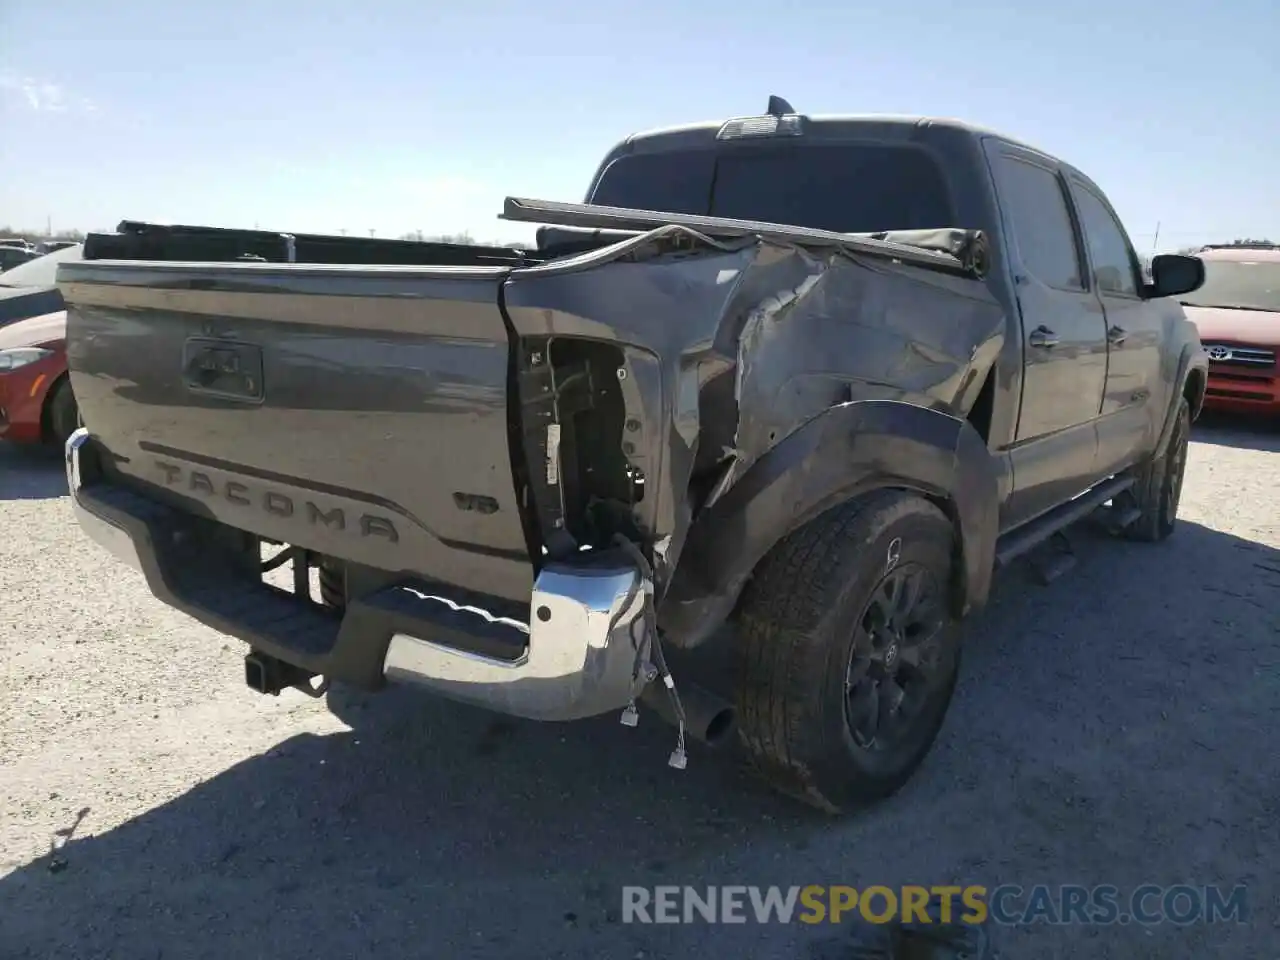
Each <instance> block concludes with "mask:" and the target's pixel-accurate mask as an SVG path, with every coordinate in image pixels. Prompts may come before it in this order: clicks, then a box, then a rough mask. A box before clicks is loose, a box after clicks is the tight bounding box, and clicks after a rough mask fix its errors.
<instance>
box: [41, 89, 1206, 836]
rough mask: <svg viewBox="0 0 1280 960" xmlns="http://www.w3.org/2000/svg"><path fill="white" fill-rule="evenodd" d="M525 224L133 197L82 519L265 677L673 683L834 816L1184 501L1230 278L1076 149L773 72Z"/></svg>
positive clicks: (302, 686) (79, 511)
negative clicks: (146, 212)
mask: <svg viewBox="0 0 1280 960" xmlns="http://www.w3.org/2000/svg"><path fill="white" fill-rule="evenodd" d="M503 217H504V218H505V219H507V220H510V221H519V222H524V223H530V224H537V225H539V227H538V231H537V242H536V245H535V244H531V245H530V247H529V248H528V249H522V248H516V247H510V248H508V247H500V246H471V245H457V244H440V243H426V242H411V241H405V242H400V241H384V240H375V239H362V238H348V237H323V236H312V235H302V234H275V233H266V232H261V231H249V230H240V231H238V230H218V229H212V228H205V227H183V226H173V225H168V226H163V225H156V224H146V223H138V222H131V221H125V222H123V223H121V224H120V226H119V227H118V228H117V231H116V232H115V233H111V234H106V233H103V234H95V235H91V236H90V237H89V238H88V239H87V241H86V243H85V247H84V257H83V259H82V260H81V261H78V262H68V263H65V264H63V265H62V266H61V267H60V269H59V275H58V283H59V287H60V288H61V290H62V293H63V296H64V297H65V299H66V301H67V304H68V310H69V320H68V332H67V337H68V342H67V353H68V358H69V365H70V370H71V380H72V384H73V386H74V389H75V394H76V396H77V397H78V398H79V403H80V410H81V416H82V419H83V424H84V425H83V427H82V428H81V429H80V430H78V431H77V432H76V433H75V434H74V435H73V436H72V438H71V439H70V440H69V441H68V443H67V447H66V457H67V471H68V478H69V482H70V487H71V490H72V498H73V504H74V510H75V513H76V516H77V517H78V519H79V522H80V524H81V525H82V526H83V528H84V530H85V532H86V533H87V534H88V535H89V536H90V537H92V538H93V539H94V540H95V541H97V542H98V543H99V544H101V545H102V546H104V547H106V548H107V549H109V550H111V551H113V552H114V553H115V554H116V555H117V556H119V557H120V558H121V559H123V560H125V561H126V562H128V563H129V564H131V565H132V566H134V567H136V568H138V569H139V570H140V571H141V572H142V574H143V576H145V578H146V582H147V584H148V585H149V587H150V589H151V590H152V591H153V592H154V594H155V595H156V596H157V597H159V598H160V599H161V600H162V601H164V602H165V603H167V604H169V605H171V606H173V607H175V608H177V609H178V610H181V611H183V612H185V613H187V614H189V615H190V616H191V617H193V618H194V619H196V620H198V621H200V622H202V623H204V624H207V625H209V626H211V627H213V628H214V629H216V630H219V631H222V632H223V633H226V634H230V635H232V636H234V637H238V638H239V639H241V640H242V641H244V642H245V643H246V644H247V645H248V653H247V655H246V659H245V676H246V680H247V682H248V683H249V685H250V686H252V687H253V688H254V689H255V690H258V691H260V692H263V693H269V694H278V693H280V692H281V691H283V690H286V689H290V688H297V689H299V690H302V691H304V692H309V693H312V694H317V695H318V694H319V693H320V692H322V691H323V690H324V689H326V687H327V685H328V684H329V683H330V682H334V683H341V684H347V685H350V686H354V687H357V688H364V689H370V690H372V689H377V688H379V687H381V686H382V685H383V684H385V683H388V682H390V683H414V684H419V685H421V686H422V687H424V688H426V689H429V690H431V691H434V692H436V693H438V694H441V695H443V696H446V697H451V698H455V699H457V700H461V701H466V702H470V703H473V704H479V705H482V706H484V707H487V708H489V709H490V710H493V711H497V712H499V713H505V714H510V715H515V716H520V717H526V718H534V719H539V720H571V719H576V718H582V717H588V716H594V715H599V714H605V713H610V712H613V711H618V712H619V715H620V717H621V720H622V722H623V723H624V724H627V725H634V724H635V723H636V722H637V719H638V717H639V716H640V715H641V709H642V708H648V707H650V706H651V707H652V708H653V710H654V712H655V713H657V714H659V715H660V716H661V717H662V718H663V719H664V720H667V721H669V722H670V723H672V724H673V725H674V727H675V735H676V747H675V749H674V751H673V752H672V755H671V757H670V758H669V762H670V763H671V765H672V766H675V767H682V766H684V765H685V763H686V762H687V759H686V758H687V754H686V751H685V747H686V737H691V738H695V739H699V740H703V741H715V740H720V739H723V738H724V737H725V736H730V737H732V738H734V739H736V740H737V742H738V743H739V745H740V746H741V747H742V748H743V750H744V751H745V753H746V755H747V756H748V757H749V759H750V761H751V763H752V764H753V766H754V767H755V769H756V770H757V771H758V772H759V773H760V774H761V775H762V776H763V777H764V778H765V779H767V780H768V781H769V782H770V783H772V784H773V785H774V786H775V787H777V788H778V789H780V790H782V791H784V792H786V793H788V794H790V795H792V796H795V797H798V798H800V799H802V800H805V801H807V802H809V803H811V804H814V805H816V806H818V807H821V808H823V809H826V810H828V811H832V812H837V811H841V810H844V809H847V808H850V807H852V806H855V805H857V804H860V803H864V802H867V801H870V800H874V799H877V798H880V797H884V796H887V795H888V794H890V793H892V792H893V791H894V790H896V789H897V788H898V787H899V786H900V785H901V784H902V783H904V782H905V781H906V780H907V779H908V778H909V777H910V776H911V774H912V772H913V771H914V770H915V769H916V768H917V766H918V765H919V764H920V762H921V761H922V759H923V758H924V756H925V755H926V753H927V752H928V750H929V748H930V746H931V744H932V743H933V742H934V740H935V739H936V737H937V734H938V731H939V728H940V727H941V724H942V722H943V718H944V715H945V713H946V711H947V707H948V705H949V702H950V700H951V696H952V690H953V688H954V685H955V682H956V677H957V671H958V669H959V663H960V648H959V632H958V630H957V624H958V623H959V622H960V620H961V619H962V618H963V617H965V616H967V615H969V614H971V613H973V612H975V611H977V610H978V609H979V608H981V607H982V605H983V603H984V602H985V601H986V599H987V596H988V592H989V590H990V586H991V583H992V579H993V575H994V573H995V571H996V570H997V569H998V568H999V567H1001V566H1003V565H1005V564H1007V563H1008V562H1009V561H1010V560H1011V559H1012V558H1014V557H1016V556H1019V555H1022V554H1028V553H1029V552H1032V551H1033V550H1035V549H1036V548H1037V547H1038V545H1042V544H1045V543H1046V541H1048V540H1050V538H1053V537H1054V536H1055V534H1057V533H1059V532H1061V531H1063V530H1064V528H1066V527H1067V526H1068V525H1070V524H1072V523H1074V522H1075V521H1077V520H1079V519H1081V518H1083V517H1084V516H1085V515H1086V514H1099V515H1101V516H1103V517H1104V518H1105V519H1106V521H1107V522H1108V523H1109V524H1110V525H1111V527H1112V528H1113V530H1114V531H1115V532H1116V533H1123V534H1125V535H1127V536H1130V537H1133V538H1136V539H1140V540H1147V541H1159V540H1163V539H1165V538H1166V537H1168V536H1169V535H1170V533H1172V532H1173V530H1174V529H1175V521H1176V515H1177V510H1178V499H1179V493H1180V490H1181V484H1182V476H1183V469H1184V466H1185V462H1186V452H1187V440H1188V433H1189V429H1190V425H1191V422H1192V420H1193V419H1194V418H1195V417H1196V416H1197V415H1198V413H1199V410H1200V406H1201V403H1202V400H1203V397H1204V390H1205V376H1206V360H1205V356H1204V352H1203V350H1202V348H1201V345H1200V343H1199V340H1198V339H1197V336H1196V331H1195V329H1194V327H1193V326H1192V325H1191V324H1190V323H1189V322H1188V321H1187V320H1186V318H1185V316H1184V315H1183V311H1182V309H1181V307H1180V306H1179V304H1178V301H1177V299H1176V298H1177V297H1179V296H1181V295H1184V294H1186V293H1188V292H1191V291H1194V290H1195V289H1196V288H1197V287H1198V286H1199V285H1200V284H1201V283H1202V282H1203V279H1204V268H1203V265H1202V263H1201V261H1200V260H1199V259H1198V258H1195V257H1187V256H1177V255H1165V256H1157V257H1155V258H1154V259H1153V260H1152V261H1151V263H1150V273H1149V276H1144V274H1143V271H1142V269H1141V267H1140V261H1139V259H1138V257H1137V256H1136V255H1135V252H1134V249H1133V246H1132V244H1131V243H1130V240H1129V238H1128V236H1127V234H1126V232H1125V230H1124V228H1123V226H1122V225H1121V223H1120V221H1119V219H1118V218H1117V217H1116V214H1115V212H1114V210H1113V209H1112V207H1111V205H1110V204H1109V203H1108V201H1107V199H1106V196H1105V194H1104V193H1103V191H1102V190H1101V189H1100V188H1099V187H1098V186H1097V185H1096V184H1095V183H1093V182H1092V181H1091V180H1090V179H1089V178H1088V177H1087V176H1085V174H1083V173H1081V172H1080V171H1079V170H1076V169H1075V168H1073V167H1072V166H1070V165H1069V164H1067V163H1065V162H1063V161H1062V160H1059V159H1057V158H1055V157H1052V156H1050V155H1048V154H1046V153H1044V152H1042V151H1040V150H1037V149H1035V148H1033V147H1031V146H1028V145H1026V144H1022V143H1019V142H1017V141H1015V140H1013V139H1011V138H1009V137H1006V136H1002V135H1000V134H998V133H994V132H989V131H985V130H980V129H976V128H974V127H971V126H969V125H966V124H963V123H960V122H956V121H948V120H931V119H915V118H894V117H870V116H868V117H860V116H834V117H810V116H806V115H802V114H799V113H797V112H796V111H794V110H793V109H791V108H790V106H789V105H788V104H787V103H786V102H785V101H783V100H781V99H780V98H772V99H771V100H770V102H769V108H768V111H767V113H765V114H764V115H761V116H753V117H746V118H739V119H731V120H728V121H726V122H716V123H705V124H697V125H692V126H685V127H679V128H673V129H667V130H662V131H657V132H652V133H647V134H641V135H635V136H631V137H629V138H627V139H626V140H624V141H623V142H621V143H620V144H618V145H617V146H616V147H614V148H613V149H612V150H611V151H610V152H609V153H608V154H607V156H605V158H604V159H603V161H602V162H601V164H600V166H599V168H598V170H597V172H596V174H595V176H594V177H593V179H592V182H591V184H590V186H589V188H588V190H587V192H586V197H585V202H584V203H580V204H579V203H553V202H543V201H533V200H524V199H517V198H511V199H508V200H507V201H506V204H505V208H504V212H503ZM1046 550H1047V548H1046ZM1042 552H1043V551H1042ZM1061 566H1062V564H1061V563H1060V562H1059V560H1057V559H1053V560H1046V561H1045V563H1044V567H1043V569H1044V571H1045V573H1046V575H1048V574H1049V573H1050V571H1051V570H1056V569H1058V568H1060V567H1061ZM289 569H292V578H291V579H285V580H283V581H282V580H280V579H279V577H280V574H282V573H285V572H286V571H287V570H289ZM273 578H275V579H273ZM711 648H715V649H718V650H720V651H722V652H723V653H724V657H723V658H721V659H719V660H717V659H716V658H712V657H707V658H703V659H701V660H699V658H698V656H697V654H698V651H699V650H700V649H704V650H705V649H711ZM685 663H689V664H693V663H701V664H702V665H703V668H705V665H706V664H707V663H719V664H720V667H718V668H717V670H713V671H710V673H708V672H707V671H706V670H705V669H703V675H700V676H699V677H698V678H695V677H694V676H693V673H692V672H690V673H686V671H685V668H684V666H682V664H685ZM690 670H692V668H690ZM695 679H696V682H695Z"/></svg>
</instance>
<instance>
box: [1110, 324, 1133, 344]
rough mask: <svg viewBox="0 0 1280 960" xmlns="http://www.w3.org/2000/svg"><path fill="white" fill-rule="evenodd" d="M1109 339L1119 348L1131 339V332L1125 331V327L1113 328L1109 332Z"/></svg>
mask: <svg viewBox="0 0 1280 960" xmlns="http://www.w3.org/2000/svg"><path fill="white" fill-rule="evenodd" d="M1107 339H1108V340H1109V341H1111V342H1112V343H1114V344H1115V345H1116V346H1119V345H1120V344H1122V343H1124V342H1125V341H1126V340H1127V339H1129V331H1127V330H1125V329H1124V328H1123V327H1112V328H1111V329H1110V330H1108V331H1107Z"/></svg>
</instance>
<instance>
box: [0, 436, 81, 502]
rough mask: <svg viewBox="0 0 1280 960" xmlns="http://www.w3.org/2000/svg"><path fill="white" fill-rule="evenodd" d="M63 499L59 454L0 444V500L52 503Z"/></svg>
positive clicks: (63, 477)
mask: <svg viewBox="0 0 1280 960" xmlns="http://www.w3.org/2000/svg"><path fill="white" fill-rule="evenodd" d="M66 495H67V474H66V467H65V466H64V465H63V460H62V454H61V451H59V450H57V449H54V448H51V447H43V446H22V445H19V444H15V443H9V442H7V441H4V440H0V500H53V499H56V498H57V497H65V496H66Z"/></svg>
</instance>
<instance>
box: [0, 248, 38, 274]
mask: <svg viewBox="0 0 1280 960" xmlns="http://www.w3.org/2000/svg"><path fill="white" fill-rule="evenodd" d="M38 256H40V254H38V253H36V250H35V247H20V246H18V245H17V244H15V243H6V244H0V273H5V272H6V271H9V270H12V269H13V268H14V267H16V266H19V265H20V264H23V263H26V262H27V261H29V260H34V259H35V258H36V257H38Z"/></svg>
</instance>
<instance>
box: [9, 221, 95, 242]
mask: <svg viewBox="0 0 1280 960" xmlns="http://www.w3.org/2000/svg"><path fill="white" fill-rule="evenodd" d="M0 237H21V238H22V239H23V240H30V241H31V242H32V243H43V242H44V241H46V240H74V241H75V242H76V243H79V242H80V241H81V240H83V239H84V231H83V230H55V231H54V232H53V233H46V232H45V231H44V230H19V229H18V228H17V227H10V226H8V225H5V226H2V227H0Z"/></svg>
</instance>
